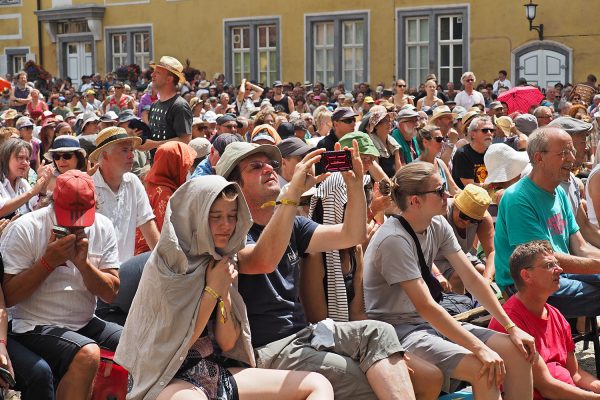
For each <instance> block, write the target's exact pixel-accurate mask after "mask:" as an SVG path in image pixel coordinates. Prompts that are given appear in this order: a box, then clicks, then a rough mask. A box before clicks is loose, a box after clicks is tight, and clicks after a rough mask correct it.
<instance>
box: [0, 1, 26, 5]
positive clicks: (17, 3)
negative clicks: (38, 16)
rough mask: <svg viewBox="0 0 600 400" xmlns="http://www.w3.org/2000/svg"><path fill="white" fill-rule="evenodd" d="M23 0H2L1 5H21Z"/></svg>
mask: <svg viewBox="0 0 600 400" xmlns="http://www.w3.org/2000/svg"><path fill="white" fill-rule="evenodd" d="M20 5H21V0H0V6H20Z"/></svg>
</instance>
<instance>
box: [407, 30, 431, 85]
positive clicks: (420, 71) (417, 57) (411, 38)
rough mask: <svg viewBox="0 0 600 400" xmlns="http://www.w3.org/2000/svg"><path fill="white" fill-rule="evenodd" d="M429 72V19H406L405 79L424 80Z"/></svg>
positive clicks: (413, 81)
mask: <svg viewBox="0 0 600 400" xmlns="http://www.w3.org/2000/svg"><path fill="white" fill-rule="evenodd" d="M428 73H429V19H428V18H409V19H407V20H406V79H407V81H408V82H410V83H412V84H415V82H423V81H425V77H426V76H427V74H428Z"/></svg>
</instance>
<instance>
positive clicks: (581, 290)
mask: <svg viewBox="0 0 600 400" xmlns="http://www.w3.org/2000/svg"><path fill="white" fill-rule="evenodd" d="M527 153H528V154H529V159H530V160H531V164H532V166H533V168H532V170H531V173H530V174H529V175H528V176H526V177H524V178H523V179H521V180H520V181H518V182H517V183H515V184H514V185H512V186H510V187H509V188H508V189H506V191H505V192H504V195H503V196H502V201H501V202H500V206H499V208H498V219H497V220H496V235H495V237H494V248H495V249H496V255H495V266H496V282H497V283H498V285H499V286H500V288H501V289H502V290H503V291H504V293H505V294H506V295H508V296H510V295H512V294H514V293H516V288H515V286H514V282H513V280H512V278H511V276H510V271H509V267H508V259H509V258H510V255H511V254H512V253H513V251H514V249H515V248H516V247H517V246H518V245H520V244H523V243H527V242H530V241H532V240H548V241H549V242H550V243H551V244H552V248H553V249H554V251H555V254H554V256H555V257H556V258H557V259H558V261H559V262H560V265H561V267H562V269H563V270H564V272H567V274H563V275H561V277H560V287H559V289H558V290H557V291H556V292H555V293H554V294H553V295H552V296H550V298H549V300H548V302H549V303H550V304H552V305H554V306H555V307H557V308H558V309H559V310H560V311H561V312H562V313H563V314H565V315H567V316H568V317H576V316H584V315H598V311H599V307H600V306H599V300H600V286H598V283H599V279H598V275H596V274H598V273H600V249H598V248H596V247H594V246H592V245H590V244H589V243H587V242H586V241H585V240H584V238H583V236H582V235H581V232H580V231H579V226H578V225H577V223H576V221H575V216H574V214H573V210H572V209H571V206H570V204H569V200H568V198H567V195H566V194H565V191H564V190H563V189H562V187H560V183H561V182H562V181H565V180H568V179H569V174H570V173H571V168H572V166H573V163H574V162H575V148H574V147H573V140H572V138H571V136H570V135H569V134H568V133H566V132H565V131H564V130H562V129H560V128H556V127H548V126H545V127H543V128H539V129H538V130H536V131H535V132H533V133H532V134H531V136H530V137H529V145H528V147H527Z"/></svg>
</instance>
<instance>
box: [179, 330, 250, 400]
mask: <svg viewBox="0 0 600 400" xmlns="http://www.w3.org/2000/svg"><path fill="white" fill-rule="evenodd" d="M174 379H180V380H182V381H185V382H188V383H191V384H192V385H194V386H196V387H197V388H199V389H201V390H202V391H203V392H204V394H206V396H207V397H208V398H209V400H239V397H238V390H237V385H236V383H235V380H234V379H233V376H232V375H231V373H230V372H229V371H228V370H227V368H224V367H223V366H222V363H221V362H220V360H219V357H218V356H217V355H215V354H214V349H213V344H212V341H211V340H210V338H209V337H208V336H203V337H201V338H199V339H198V340H197V341H196V343H194V345H193V346H192V348H191V349H190V350H189V351H188V354H187V356H186V358H185V361H184V362H183V364H182V365H181V368H179V371H177V373H176V374H175V377H174Z"/></svg>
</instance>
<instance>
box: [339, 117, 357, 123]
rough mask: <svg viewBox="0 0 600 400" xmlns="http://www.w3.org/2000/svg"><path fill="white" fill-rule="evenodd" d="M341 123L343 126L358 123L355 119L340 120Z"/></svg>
mask: <svg viewBox="0 0 600 400" xmlns="http://www.w3.org/2000/svg"><path fill="white" fill-rule="evenodd" d="M339 122H341V123H342V124H353V123H355V122H356V119H354V118H344V119H340V120H339Z"/></svg>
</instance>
